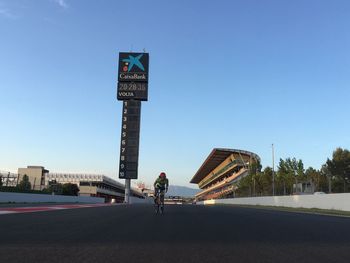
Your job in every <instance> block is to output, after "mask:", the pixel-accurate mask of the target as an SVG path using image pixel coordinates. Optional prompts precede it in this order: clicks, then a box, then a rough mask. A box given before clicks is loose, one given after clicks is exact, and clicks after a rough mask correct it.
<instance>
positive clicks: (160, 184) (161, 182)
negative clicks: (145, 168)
mask: <svg viewBox="0 0 350 263" xmlns="http://www.w3.org/2000/svg"><path fill="white" fill-rule="evenodd" d="M168 186H169V180H168V178H160V177H158V178H157V180H156V181H155V182H154V187H155V188H162V189H163V188H168Z"/></svg>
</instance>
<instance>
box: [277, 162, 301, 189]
mask: <svg viewBox="0 0 350 263" xmlns="http://www.w3.org/2000/svg"><path fill="white" fill-rule="evenodd" d="M304 179H305V175H304V164H303V161H302V160H296V159H295V158H292V159H291V158H287V159H285V160H283V159H280V162H279V165H278V170H277V186H278V190H279V192H281V191H282V189H283V195H286V194H292V193H293V184H294V183H295V185H297V183H298V181H300V180H304ZM295 190H297V189H295Z"/></svg>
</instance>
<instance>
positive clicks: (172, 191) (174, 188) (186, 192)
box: [166, 185, 199, 197]
mask: <svg viewBox="0 0 350 263" xmlns="http://www.w3.org/2000/svg"><path fill="white" fill-rule="evenodd" d="M198 192H199V189H193V188H190V187H186V186H179V185H169V189H168V193H167V194H166V195H167V196H181V197H194V196H195V195H196V194H197V193H198Z"/></svg>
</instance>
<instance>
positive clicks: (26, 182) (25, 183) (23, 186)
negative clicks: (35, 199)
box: [18, 174, 32, 191]
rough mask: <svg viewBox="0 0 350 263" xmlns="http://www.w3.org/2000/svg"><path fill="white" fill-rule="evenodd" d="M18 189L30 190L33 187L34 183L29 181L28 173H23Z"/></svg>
mask: <svg viewBox="0 0 350 263" xmlns="http://www.w3.org/2000/svg"><path fill="white" fill-rule="evenodd" d="M18 189H19V190H21V191H30V190H31V189H32V184H31V183H30V182H29V177H28V175H26V174H25V175H23V178H22V180H21V182H20V183H19V184H18Z"/></svg>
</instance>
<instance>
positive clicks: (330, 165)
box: [326, 148, 350, 193]
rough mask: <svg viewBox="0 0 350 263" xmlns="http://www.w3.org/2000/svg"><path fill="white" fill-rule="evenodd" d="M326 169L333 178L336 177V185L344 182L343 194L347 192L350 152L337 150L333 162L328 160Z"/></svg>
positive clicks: (349, 177) (349, 174) (349, 173)
mask: <svg viewBox="0 0 350 263" xmlns="http://www.w3.org/2000/svg"><path fill="white" fill-rule="evenodd" d="M326 167H327V169H328V171H329V172H330V174H331V175H332V177H335V179H336V180H335V183H337V182H338V181H342V183H343V192H344V193H345V192H347V191H348V189H347V188H348V187H347V186H348V183H349V182H348V181H349V179H350V151H348V150H347V149H342V148H337V149H336V150H335V151H334V152H333V157H332V160H330V159H327V162H326Z"/></svg>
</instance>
